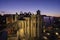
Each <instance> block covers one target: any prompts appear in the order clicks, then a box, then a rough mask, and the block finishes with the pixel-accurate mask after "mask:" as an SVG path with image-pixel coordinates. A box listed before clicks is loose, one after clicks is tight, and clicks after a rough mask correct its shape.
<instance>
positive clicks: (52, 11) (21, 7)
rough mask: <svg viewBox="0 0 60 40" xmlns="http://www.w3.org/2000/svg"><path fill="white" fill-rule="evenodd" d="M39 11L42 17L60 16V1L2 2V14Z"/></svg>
mask: <svg viewBox="0 0 60 40" xmlns="http://www.w3.org/2000/svg"><path fill="white" fill-rule="evenodd" d="M38 9H39V10H40V11H41V14H42V15H50V16H60V0H0V14H2V13H3V12H4V13H11V14H13V13H16V12H18V13H19V12H20V11H22V12H29V11H30V12H33V13H36V11H37V10H38ZM4 13H3V14H4Z"/></svg>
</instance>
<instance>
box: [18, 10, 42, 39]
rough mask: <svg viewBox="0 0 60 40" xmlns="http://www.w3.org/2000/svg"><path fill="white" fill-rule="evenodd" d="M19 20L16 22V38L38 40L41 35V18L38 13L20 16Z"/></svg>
mask: <svg viewBox="0 0 60 40" xmlns="http://www.w3.org/2000/svg"><path fill="white" fill-rule="evenodd" d="M19 17H20V18H19V19H20V20H18V25H19V27H20V29H19V31H18V32H17V33H18V37H20V38H22V40H23V39H25V40H29V39H31V40H34V39H37V40H38V39H39V38H40V37H41V34H42V18H41V15H40V11H39V10H38V11H37V14H30V12H29V13H25V14H20V16H19Z"/></svg>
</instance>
